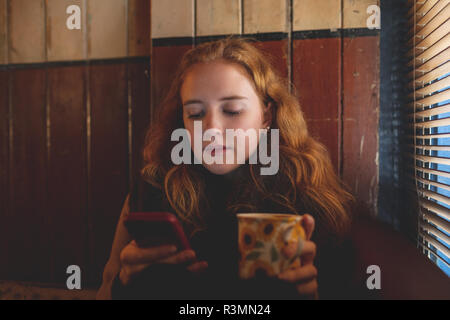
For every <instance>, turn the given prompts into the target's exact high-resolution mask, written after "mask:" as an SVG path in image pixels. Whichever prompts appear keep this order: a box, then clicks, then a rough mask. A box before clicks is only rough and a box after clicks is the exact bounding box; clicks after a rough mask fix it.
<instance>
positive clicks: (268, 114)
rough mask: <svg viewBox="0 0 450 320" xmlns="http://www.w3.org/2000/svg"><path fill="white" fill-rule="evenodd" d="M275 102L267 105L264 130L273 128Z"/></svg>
mask: <svg viewBox="0 0 450 320" xmlns="http://www.w3.org/2000/svg"><path fill="white" fill-rule="evenodd" d="M272 113H273V102H269V103H267V106H266V107H265V108H264V128H267V127H271V126H272Z"/></svg>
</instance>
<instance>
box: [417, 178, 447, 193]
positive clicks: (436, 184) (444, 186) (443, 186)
mask: <svg viewBox="0 0 450 320" xmlns="http://www.w3.org/2000/svg"><path fill="white" fill-rule="evenodd" d="M416 179H417V181H419V182H421V183H423V184H427V185H430V186H433V187H436V188H441V189H445V190H447V191H450V186H449V185H447V184H445V183H441V182H437V181H432V180H428V179H423V178H419V177H417V178H416Z"/></svg>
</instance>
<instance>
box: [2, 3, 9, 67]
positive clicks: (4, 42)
mask: <svg viewBox="0 0 450 320" xmlns="http://www.w3.org/2000/svg"><path fill="white" fill-rule="evenodd" d="M7 12H8V10H7V6H6V0H0V65H2V64H6V63H7V62H8V59H7V58H8V43H7V16H6V14H7Z"/></svg>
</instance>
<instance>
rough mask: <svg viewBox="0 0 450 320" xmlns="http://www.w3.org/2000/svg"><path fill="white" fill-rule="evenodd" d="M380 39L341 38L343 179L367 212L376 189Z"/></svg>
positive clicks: (372, 206)
mask: <svg viewBox="0 0 450 320" xmlns="http://www.w3.org/2000/svg"><path fill="white" fill-rule="evenodd" d="M379 41H380V40H379V37H357V38H345V39H344V66H343V72H344V74H343V78H344V81H343V85H344V97H343V101H344V109H343V111H344V113H343V114H344V122H343V126H344V127H343V130H344V132H343V139H344V142H343V148H344V159H343V179H344V181H345V182H347V183H348V184H349V186H350V187H351V188H352V190H353V192H354V193H355V194H356V196H357V198H358V201H359V202H361V203H362V204H363V205H364V206H365V207H366V208H367V210H368V211H369V212H368V213H370V214H375V212H376V203H377V193H378V119H379V54H380V50H379V44H380V43H379Z"/></svg>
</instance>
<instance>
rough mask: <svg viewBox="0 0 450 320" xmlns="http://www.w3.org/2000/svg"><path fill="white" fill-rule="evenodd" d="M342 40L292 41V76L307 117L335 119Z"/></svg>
mask: <svg viewBox="0 0 450 320" xmlns="http://www.w3.org/2000/svg"><path fill="white" fill-rule="evenodd" d="M340 57H341V39H339V38H325V39H304V40H294V42H293V65H292V77H293V82H294V85H295V87H296V90H297V93H298V95H299V96H300V104H301V106H302V110H303V111H304V113H305V117H306V118H307V119H322V120H323V119H337V118H338V117H339V104H340V86H339V83H340V80H341V77H340V61H341V59H340Z"/></svg>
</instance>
